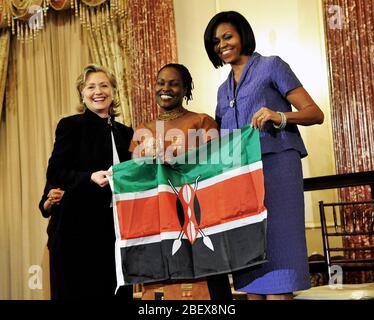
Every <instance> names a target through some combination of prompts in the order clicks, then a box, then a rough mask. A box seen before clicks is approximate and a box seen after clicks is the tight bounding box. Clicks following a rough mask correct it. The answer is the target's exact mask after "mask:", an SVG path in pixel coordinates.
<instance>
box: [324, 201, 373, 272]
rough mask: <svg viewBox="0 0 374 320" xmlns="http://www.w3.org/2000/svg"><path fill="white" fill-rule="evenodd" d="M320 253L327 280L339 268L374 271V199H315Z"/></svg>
mask: <svg viewBox="0 0 374 320" xmlns="http://www.w3.org/2000/svg"><path fill="white" fill-rule="evenodd" d="M319 210H320V217H321V230H322V242H323V250H324V256H325V259H326V264H327V267H328V274H329V279H331V277H332V274H333V270H332V269H333V266H336V265H337V266H340V267H341V268H342V269H343V271H349V270H358V271H362V270H374V201H373V200H371V201H361V202H339V203H324V202H323V201H320V202H319Z"/></svg>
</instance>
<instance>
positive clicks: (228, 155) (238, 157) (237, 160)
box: [113, 126, 261, 194]
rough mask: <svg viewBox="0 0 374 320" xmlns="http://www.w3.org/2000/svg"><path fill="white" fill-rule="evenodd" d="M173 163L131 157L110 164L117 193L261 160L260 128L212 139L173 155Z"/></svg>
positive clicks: (178, 182)
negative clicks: (195, 147)
mask: <svg viewBox="0 0 374 320" xmlns="http://www.w3.org/2000/svg"><path fill="white" fill-rule="evenodd" d="M175 160H176V163H175V164H171V165H169V164H160V163H156V160H152V159H150V158H141V159H134V160H130V161H126V162H122V163H119V164H117V165H115V166H113V180H114V191H115V193H116V194H121V193H128V192H141V191H146V190H150V189H154V188H157V186H158V185H162V184H166V185H169V183H168V179H170V180H171V181H172V183H173V185H174V186H175V187H178V186H181V185H182V184H184V183H188V184H193V183H195V180H196V178H197V177H198V176H200V178H199V181H203V180H205V179H209V178H212V177H214V176H216V175H218V174H221V173H223V172H225V171H228V170H232V169H235V168H239V167H242V166H245V165H248V164H251V163H255V162H257V161H260V160H261V147H260V137H259V130H258V129H253V128H252V127H250V126H246V127H243V128H242V129H241V130H240V129H239V130H236V131H235V132H232V133H229V134H227V135H225V136H222V137H220V138H219V139H215V140H212V141H210V142H208V143H207V144H204V145H202V146H200V147H199V148H198V149H195V150H192V151H190V152H188V153H186V154H183V155H181V156H179V157H177V158H175Z"/></svg>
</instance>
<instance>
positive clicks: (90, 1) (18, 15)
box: [0, 0, 126, 41]
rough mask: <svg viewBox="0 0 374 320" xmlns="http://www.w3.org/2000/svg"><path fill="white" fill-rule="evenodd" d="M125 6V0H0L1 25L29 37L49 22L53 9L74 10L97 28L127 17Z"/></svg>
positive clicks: (84, 20) (82, 22)
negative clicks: (115, 19)
mask: <svg viewBox="0 0 374 320" xmlns="http://www.w3.org/2000/svg"><path fill="white" fill-rule="evenodd" d="M125 7H126V0H0V28H10V29H11V30H12V34H13V35H15V34H16V35H17V38H18V39H19V40H22V41H29V40H32V39H34V38H35V36H36V35H37V34H38V33H39V31H40V30H42V29H43V27H44V26H45V25H46V24H47V23H48V22H47V21H48V13H49V12H50V10H54V11H61V10H71V12H72V14H73V15H75V16H76V17H79V20H80V22H81V24H82V25H83V26H84V27H88V28H96V27H98V26H102V25H106V24H108V23H109V22H110V21H111V20H113V18H124V16H125V11H126V8H125ZM92 16H95V17H97V19H92V18H91V17H92Z"/></svg>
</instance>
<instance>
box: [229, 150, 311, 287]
mask: <svg viewBox="0 0 374 320" xmlns="http://www.w3.org/2000/svg"><path fill="white" fill-rule="evenodd" d="M262 161H263V168H264V180H265V206H266V208H267V210H268V220H267V253H266V254H267V260H268V262H266V263H264V264H262V265H259V266H256V267H252V268H250V269H245V270H242V271H239V272H236V273H234V274H233V280H234V286H235V288H236V289H237V290H238V291H244V292H248V293H253V294H282V293H289V292H294V291H298V290H304V289H308V288H310V276H309V267H308V256H307V248H306V239H305V217H304V188H303V175H302V167H301V159H300V154H299V153H298V152H297V151H295V150H286V151H283V152H280V153H271V154H266V155H263V156H262Z"/></svg>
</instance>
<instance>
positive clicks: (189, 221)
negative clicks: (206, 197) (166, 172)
mask: <svg viewBox="0 0 374 320" xmlns="http://www.w3.org/2000/svg"><path fill="white" fill-rule="evenodd" d="M199 179H200V176H198V177H197V178H196V180H195V187H194V188H192V187H191V185H189V184H188V183H185V184H183V185H182V186H181V188H180V190H179V192H178V190H177V189H176V188H175V187H174V186H173V184H172V183H171V181H170V180H169V179H168V182H169V184H170V187H171V188H172V189H173V191H174V193H175V194H176V196H177V214H178V219H179V223H180V225H181V227H182V230H181V232H180V233H179V236H178V238H177V239H175V240H174V242H173V248H172V255H174V254H175V253H176V252H177V251H178V250H179V248H180V247H181V245H182V241H181V239H182V237H183V235H184V234H185V235H186V237H187V239H188V240H189V241H190V243H191V245H193V244H194V242H195V241H196V238H197V235H198V233H200V234H201V236H202V237H203V243H204V244H205V246H207V247H208V248H209V249H210V250H212V251H214V246H213V243H212V240H210V238H209V236H207V235H205V233H204V232H203V230H201V229H200V226H199V225H200V218H201V212H200V205H199V201H198V199H197V197H196V190H197V185H198V180H199Z"/></svg>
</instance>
